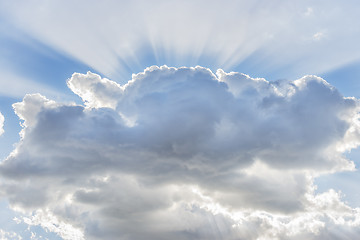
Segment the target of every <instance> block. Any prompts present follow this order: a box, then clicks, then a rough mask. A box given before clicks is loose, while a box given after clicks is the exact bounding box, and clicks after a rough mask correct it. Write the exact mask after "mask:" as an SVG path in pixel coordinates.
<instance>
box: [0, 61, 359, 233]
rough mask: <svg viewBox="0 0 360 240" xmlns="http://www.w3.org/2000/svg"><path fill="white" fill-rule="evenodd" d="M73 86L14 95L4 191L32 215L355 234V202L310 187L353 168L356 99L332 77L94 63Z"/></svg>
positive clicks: (122, 227)
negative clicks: (273, 77)
mask: <svg viewBox="0 0 360 240" xmlns="http://www.w3.org/2000/svg"><path fill="white" fill-rule="evenodd" d="M68 86H69V87H70V89H71V90H72V91H73V92H74V93H76V94H78V95H79V96H80V97H81V98H82V99H83V100H84V104H85V105H86V107H84V106H75V105H65V104H61V103H56V102H54V101H51V100H48V99H46V98H45V97H43V96H41V95H36V94H35V95H27V96H25V98H24V100H23V102H21V103H16V104H14V109H15V112H16V113H17V114H18V115H19V117H20V118H21V119H22V120H23V121H24V123H23V132H22V139H21V141H20V142H19V143H18V144H17V146H16V151H14V152H13V153H12V155H10V156H9V157H8V158H7V159H6V160H5V161H3V162H2V163H1V165H0V174H1V178H2V181H1V188H0V189H1V192H0V194H1V195H2V196H5V197H7V199H8V200H9V202H10V204H11V205H12V207H13V208H15V209H17V210H21V211H24V212H25V213H29V214H30V216H28V217H26V218H24V221H25V220H26V221H27V222H28V223H29V224H31V225H34V224H35V225H36V224H37V225H41V226H44V227H46V228H47V229H49V230H51V231H54V232H56V233H58V234H59V235H60V236H62V237H63V238H64V239H74V236H77V237H78V238H79V239H81V238H82V237H84V238H85V239H115V238H116V239H129V238H130V239H189V238H191V239H214V238H216V239H336V234H338V233H339V232H342V233H343V234H344V236H356V234H357V233H358V232H359V229H360V228H359V224H360V222H359V221H360V220H359V219H360V218H359V216H360V215H359V209H352V208H350V207H348V206H347V205H346V204H344V203H343V202H342V201H341V199H340V196H339V193H337V192H335V191H332V190H330V191H328V192H326V193H323V194H320V195H319V194H316V193H315V188H316V186H314V184H313V180H314V177H316V176H319V175H321V174H322V173H329V172H334V171H342V170H352V169H354V164H353V163H352V162H351V161H349V160H347V159H346V158H345V156H344V152H346V151H348V150H350V149H352V148H354V147H356V146H358V145H359V139H360V138H359V129H360V127H359V126H360V124H359V120H358V119H359V115H358V112H359V106H358V100H357V99H354V98H344V97H343V96H342V95H341V94H340V93H339V92H338V91H337V90H336V89H334V88H333V87H332V86H330V85H329V84H328V83H327V82H326V81H325V80H323V79H321V78H319V77H316V76H305V77H303V78H301V79H298V80H295V81H278V82H268V81H266V80H265V79H253V78H251V77H250V76H247V75H245V74H240V73H235V72H232V73H226V72H224V71H223V70H218V71H217V73H216V75H215V74H213V73H212V72H211V71H210V70H209V69H206V68H202V67H196V68H185V67H184V68H169V67H167V66H162V67H157V66H153V67H150V68H147V69H145V71H144V72H141V73H138V74H134V75H133V78H132V80H131V81H129V82H128V83H127V84H125V85H123V86H121V85H118V84H116V83H114V82H112V81H110V80H108V79H102V78H101V77H100V76H98V75H96V74H93V73H90V72H88V73H87V74H79V73H75V74H73V76H72V77H71V78H70V79H69V80H68ZM130 120H131V121H132V124H129V121H130ZM34 211H35V213H36V214H35V215H31V213H32V212H34ZM49 219H52V220H51V221H49ZM47 222H51V224H50V225H45V223H47ZM79 231H81V232H79ZM74 234H75V235H74ZM82 234H83V236H82Z"/></svg>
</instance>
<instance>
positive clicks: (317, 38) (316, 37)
mask: <svg viewBox="0 0 360 240" xmlns="http://www.w3.org/2000/svg"><path fill="white" fill-rule="evenodd" d="M324 36H325V33H324V32H317V33H315V34H314V35H313V37H312V38H313V40H314V41H320V40H321V39H323V38H324Z"/></svg>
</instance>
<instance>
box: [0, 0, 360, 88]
mask: <svg viewBox="0 0 360 240" xmlns="http://www.w3.org/2000/svg"><path fill="white" fill-rule="evenodd" d="M38 2H39V3H41V4H33V2H29V1H23V2H22V4H18V3H14V2H11V1H3V2H1V5H0V6H1V8H0V9H1V10H0V11H1V12H2V15H3V18H4V19H5V20H7V21H9V22H11V23H12V24H14V25H15V26H16V27H18V28H20V29H22V30H23V31H25V32H27V33H28V34H29V35H30V36H32V37H33V38H34V39H37V40H39V41H40V42H43V43H44V44H47V45H49V46H51V47H53V48H54V49H56V50H58V51H59V52H63V53H64V54H66V55H69V56H72V57H74V58H76V59H78V60H80V61H82V62H83V63H86V64H88V65H89V66H91V67H93V68H94V69H96V70H97V71H99V72H101V73H102V74H105V75H107V76H110V77H117V78H118V79H121V78H119V76H120V77H127V76H128V75H126V74H125V73H126V72H128V71H130V72H131V73H132V72H137V71H141V70H142V69H143V68H144V67H146V66H148V65H149V64H168V65H175V66H182V65H185V66H189V65H190V66H195V65H198V64H201V65H203V64H206V65H207V66H209V67H212V68H219V67H221V68H224V69H227V70H233V69H234V67H235V66H237V65H238V64H240V63H242V62H244V61H245V62H246V61H247V60H249V59H251V58H252V57H254V56H256V59H255V60H254V61H253V62H252V61H250V60H249V61H250V62H248V64H250V65H254V66H258V67H260V68H261V69H262V71H266V72H276V71H281V69H282V68H284V66H287V71H288V72H291V74H290V75H292V76H300V74H304V73H311V74H314V73H322V72H324V71H329V70H331V69H334V68H336V67H339V66H342V65H344V64H347V63H350V62H352V61H355V60H358V59H360V49H358V48H354V47H355V46H357V39H358V38H359V37H360V31H359V29H358V28H353V27H351V26H353V25H354V24H353V23H354V22H357V20H358V11H359V5H358V4H352V3H353V2H354V1H346V2H342V3H341V5H339V2H338V1H316V2H314V1H296V4H295V3H294V2H293V1H291V2H284V1H278V0H273V1H267V0H261V1H251V2H250V1H227V0H226V1H221V2H217V1H211V2H209V1H203V0H196V1H173V0H171V1H160V0H156V1H151V2H149V1H143V0H136V1H131V2H124V1H120V2H119V1H107V3H106V4H103V3H97V2H89V1H76V2H69V1H66V2H65V3H66V4H64V1H38ZM40 6H41V7H40ZM344 12H346V18H344V17H342V14H343V13H344ZM314 40H316V41H314ZM284 49H286V50H284ZM330 56H336V57H330ZM282 77H283V76H282ZM119 81H121V82H122V83H125V82H126V80H125V79H121V80H119Z"/></svg>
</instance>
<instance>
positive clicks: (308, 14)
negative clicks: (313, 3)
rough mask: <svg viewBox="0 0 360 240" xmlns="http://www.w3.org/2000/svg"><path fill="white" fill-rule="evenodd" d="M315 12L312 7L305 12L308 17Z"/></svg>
mask: <svg viewBox="0 0 360 240" xmlns="http://www.w3.org/2000/svg"><path fill="white" fill-rule="evenodd" d="M313 13H314V9H313V8H311V7H308V8H307V9H306V11H305V12H304V15H305V16H307V17H308V16H311V15H312V14H313Z"/></svg>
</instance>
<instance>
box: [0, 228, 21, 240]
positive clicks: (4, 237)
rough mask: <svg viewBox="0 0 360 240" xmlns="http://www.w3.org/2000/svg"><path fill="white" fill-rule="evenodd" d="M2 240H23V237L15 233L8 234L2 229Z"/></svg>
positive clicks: (0, 232)
mask: <svg viewBox="0 0 360 240" xmlns="http://www.w3.org/2000/svg"><path fill="white" fill-rule="evenodd" d="M0 239H1V240H7V239H14V240H16V239H18V240H21V239H22V237H21V236H19V235H18V234H16V233H15V232H7V231H5V230H3V229H0Z"/></svg>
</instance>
